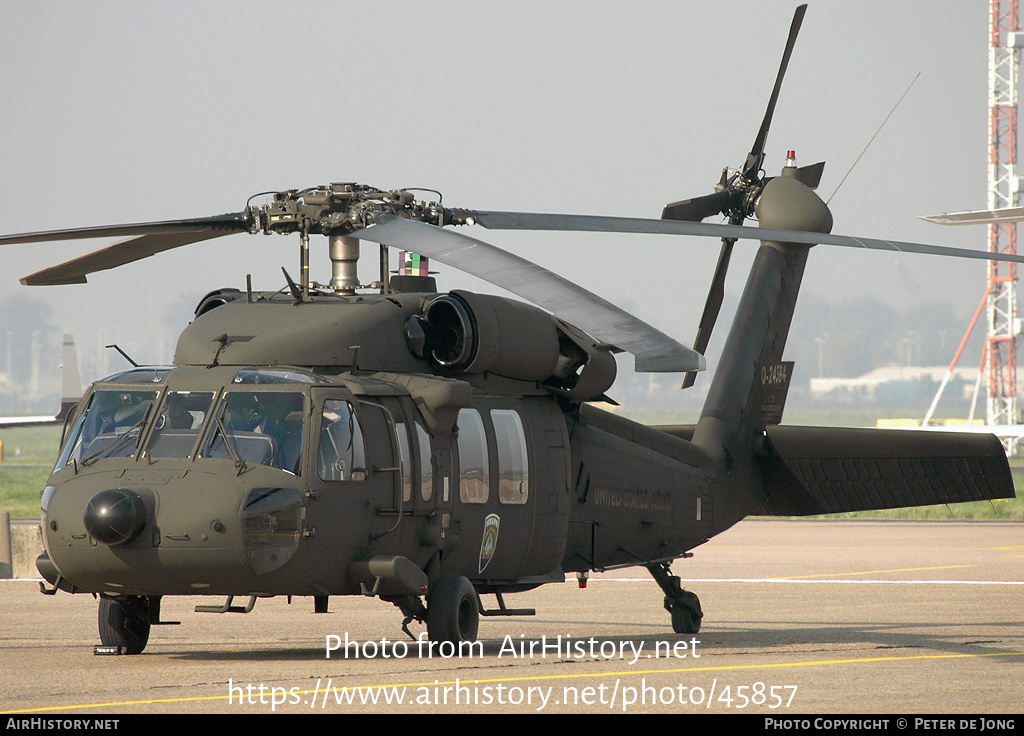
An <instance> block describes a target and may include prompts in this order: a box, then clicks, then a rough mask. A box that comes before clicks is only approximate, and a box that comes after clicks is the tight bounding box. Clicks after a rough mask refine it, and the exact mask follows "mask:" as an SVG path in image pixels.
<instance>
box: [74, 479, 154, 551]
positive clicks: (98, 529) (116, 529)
mask: <svg viewBox="0 0 1024 736" xmlns="http://www.w3.org/2000/svg"><path fill="white" fill-rule="evenodd" d="M83 523H84V524H85V528H86V530H87V531H88V532H89V534H90V535H91V536H92V537H93V539H95V540H96V541H97V542H101V543H103V544H106V545H108V546H111V547H115V546H117V545H120V544H128V543H129V542H132V541H134V540H135V539H137V538H138V536H139V535H140V534H141V533H142V530H143V529H144V528H145V526H146V507H145V506H144V505H143V503H142V499H141V498H139V497H138V496H137V495H136V494H135V493H132V492H131V491H126V490H120V489H109V490H106V491H100V492H99V493H97V494H96V495H95V496H93V497H92V498H90V499H89V502H88V503H87V504H86V505H85V516H84V518H83Z"/></svg>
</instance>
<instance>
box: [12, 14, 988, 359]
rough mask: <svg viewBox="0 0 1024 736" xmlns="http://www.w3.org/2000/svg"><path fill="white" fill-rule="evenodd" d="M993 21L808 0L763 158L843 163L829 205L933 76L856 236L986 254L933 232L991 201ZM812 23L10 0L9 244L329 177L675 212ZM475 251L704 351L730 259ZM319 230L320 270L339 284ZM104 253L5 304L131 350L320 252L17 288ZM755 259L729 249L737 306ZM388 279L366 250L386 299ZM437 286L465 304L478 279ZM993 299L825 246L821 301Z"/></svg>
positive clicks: (653, 241)
mask: <svg viewBox="0 0 1024 736" xmlns="http://www.w3.org/2000/svg"><path fill="white" fill-rule="evenodd" d="M987 6H988V4H987V3H985V2H982V0H975V1H974V2H964V1H963V0H955V1H954V0H941V1H938V2H937V1H936V0H927V1H925V0H920V1H916V0H915V1H910V0H908V1H901V2H892V1H891V0H888V1H882V0H871V1H868V0H856V1H854V0H848V1H840V0H835V1H827V2H813V1H812V2H811V3H810V7H809V9H808V12H807V16H806V19H805V22H804V25H803V30H802V32H801V35H800V39H799V41H798V43H797V47H796V51H795V53H794V55H793V59H792V61H791V63H790V67H789V73H788V75H787V78H786V83H785V85H784V87H783V90H782V95H781V98H780V100H779V104H778V109H777V112H776V115H775V122H774V124H773V127H772V131H771V135H770V137H769V139H768V147H767V153H768V157H767V159H766V162H765V168H766V169H767V170H768V171H769V172H771V171H774V170H775V169H777V168H778V167H780V166H781V165H782V164H783V161H784V156H785V151H786V149H787V148H794V149H796V151H797V155H798V158H799V161H800V163H802V164H809V163H813V162H815V161H818V160H821V159H824V160H826V161H827V162H828V165H827V167H826V171H825V176H824V179H823V181H822V184H821V189H820V190H819V192H820V193H822V194H823V195H825V197H826V198H827V197H828V195H830V194H831V193H832V191H833V190H834V189H835V187H836V186H837V184H838V182H839V181H840V179H841V178H842V177H843V175H844V174H845V173H846V171H847V169H848V168H849V167H850V166H851V165H852V163H853V162H854V160H855V159H856V157H857V155H858V154H859V153H860V151H861V149H862V148H863V146H864V145H865V143H866V142H867V141H868V139H869V138H870V137H871V135H872V134H873V133H874V132H875V130H876V128H877V127H878V125H879V124H880V123H881V121H882V120H883V119H884V117H885V115H886V114H887V113H888V111H889V109H890V108H891V107H892V105H893V104H894V103H895V101H896V100H897V99H898V98H899V96H900V95H901V94H902V93H903V91H904V89H905V88H906V87H907V85H909V84H910V82H911V80H912V79H913V78H914V76H915V75H916V74H917V73H918V72H921V77H920V79H919V80H918V82H917V84H916V85H915V86H914V88H913V89H912V90H911V92H910V94H909V95H908V96H907V98H906V99H905V100H904V102H903V104H902V105H901V107H900V108H899V109H898V110H897V111H896V113H895V114H894V115H893V117H892V119H891V120H890V121H889V123H888V125H887V126H886V128H885V129H884V130H883V131H882V133H881V134H880V135H879V137H878V139H877V140H876V141H875V143H874V144H873V146H872V148H871V149H870V150H869V151H868V152H867V154H866V155H865V156H864V158H863V160H862V161H861V163H860V164H859V165H858V167H857V169H856V170H855V171H854V172H853V174H852V175H851V177H850V178H849V180H848V181H847V182H846V184H844V186H843V188H842V190H841V191H840V192H839V194H838V195H837V196H836V198H835V200H834V201H833V203H832V210H833V214H834V217H835V228H834V231H835V232H837V233H841V234H849V235H866V236H874V237H888V238H893V239H901V240H914V241H921V242H935V243H939V244H948V245H958V246H967V247H977V248H984V247H985V234H984V230H983V229H978V230H966V229H964V228H957V229H947V228H940V227H939V226H936V225H930V224H927V223H923V222H921V221H919V220H918V219H917V216H918V215H922V214H930V213H933V212H940V211H954V210H959V209H968V208H981V207H984V206H985V187H986V149H987V127H986V126H987V117H986V104H987V97H986V94H987V93H986V88H987V30H988V18H987ZM795 7H796V3H779V2H764V1H763V0H733V2H729V3H709V2H685V1H680V0H672V1H670V2H623V1H622V0H617V1H616V2H594V1H588V2H571V3H559V2H550V1H548V2H533V1H529V0H520V1H518V2H514V3H495V2H434V3H421V2H401V1H398V2H388V3H367V2H340V1H336V2H303V3H287V2H255V1H251V0H246V1H245V2H216V3H210V2H193V1H186V2H182V1H176V2H173V3H138V2H83V3H67V2H41V1H38V0H36V1H34V2H30V3H25V2H12V1H10V0H0V18H2V21H0V62H2V64H0V68H3V69H4V74H3V75H2V76H0V98H2V100H3V112H2V115H0V133H2V135H0V140H2V149H0V151H2V153H0V156H2V165H0V172H2V175H0V232H5V233H12V232H21V231H31V230H41V229H50V228H64V227H76V226H87V225H102V224H111V223H118V222H144V221H150V220H160V219H169V218H178V217H190V216H203V215H211V214H218V213H221V212H228V211H237V210H240V209H242V207H243V206H244V205H245V202H246V199H247V198H248V197H249V196H250V195H251V194H253V193H256V192H261V191H265V190H271V189H285V188H291V187H295V188H303V187H309V186H314V185H320V184H327V183H329V182H332V181H359V182H362V183H366V184H372V185H375V186H378V187H381V188H398V187H404V186H419V187H430V188H434V189H438V190H440V191H442V192H443V193H444V202H445V204H449V205H452V206H461V207H471V208H481V209H509V210H525V211H551V212H573V213H588V214H617V215H624V216H638V217H642V216H651V217H657V216H658V215H659V214H660V211H661V207H662V205H663V204H664V203H665V202H668V201H672V200H676V199H681V198H684V197H690V196H696V195H699V194H704V193H708V192H710V191H711V190H712V187H713V185H714V183H715V182H716V181H717V180H718V177H719V175H720V173H721V169H722V167H723V166H726V165H728V166H733V167H735V166H739V165H740V164H741V163H742V162H743V159H744V157H745V155H746V152H747V151H748V150H749V148H750V145H751V143H752V141H753V138H754V135H755V133H756V131H757V127H758V125H759V124H760V121H761V117H762V115H763V112H764V107H765V104H766V103H767V98H768V95H769V93H770V90H771V85H772V83H773V81H774V78H775V73H776V69H777V66H778V63H779V58H780V56H781V53H782V49H783V46H784V43H785V39H786V34H787V31H788V28H789V24H790V20H791V18H792V14H793V10H794V8H795ZM474 234H475V235H477V236H478V237H482V238H483V239H485V240H490V241H491V242H494V243H496V244H500V245H503V246H505V247H508V248H509V249H511V250H514V251H515V252H517V253H518V254H520V255H522V256H524V257H526V258H530V259H532V260H535V261H537V262H539V263H541V264H543V265H545V266H547V267H549V268H551V269H553V270H555V271H558V272H559V273H561V274H563V275H565V276H567V277H570V278H573V279H574V280H577V281H579V282H580V283H581V284H583V285H584V286H586V287H587V288H590V289H591V290H593V291H595V292H597V293H599V294H601V295H602V296H604V297H605V298H608V299H609V300H611V301H613V302H616V303H618V304H620V305H622V306H625V307H627V308H631V309H633V310H635V311H636V313H637V314H638V315H639V316H640V317H641V318H643V319H646V320H647V321H649V322H652V323H653V324H655V325H657V326H659V327H660V328H662V329H664V330H666V331H668V332H670V334H673V335H674V336H677V337H678V338H680V339H681V340H682V341H683V342H687V343H688V342H690V340H692V337H693V333H694V332H695V329H696V324H697V320H698V318H699V314H700V310H701V307H702V305H703V301H704V296H705V294H706V291H707V287H708V283H709V281H710V278H711V274H712V271H713V268H714V262H715V258H716V256H717V251H718V243H717V241H714V240H709V241H707V242H705V241H702V240H699V239H693V238H675V239H673V238H662V237H648V238H645V237H642V236H594V235H571V236H569V235H558V234H555V235H534V234H529V233H498V234H494V233H488V232H487V231H483V230H479V232H476V233H474ZM317 240H319V241H321V242H314V251H313V254H312V262H313V278H314V279H317V280H321V281H327V280H328V279H329V277H330V267H329V262H328V260H327V257H326V240H325V239H319V238H318V239H317ZM105 244H106V243H105V242H104V241H79V242H77V243H68V244H43V245H31V246H8V247H6V248H4V249H2V250H0V274H2V278H0V299H4V298H6V297H8V296H10V295H12V294H17V293H25V294H30V295H31V296H34V297H39V298H42V299H45V300H46V301H47V302H49V303H50V304H52V305H53V307H54V310H55V313H56V319H55V321H56V322H57V325H58V328H59V329H63V330H68V331H72V332H74V333H75V335H76V337H77V340H78V342H79V345H80V349H81V350H82V351H83V352H84V353H86V354H88V352H89V351H90V350H94V351H98V350H99V347H98V346H99V345H100V344H101V342H111V341H114V340H117V341H119V342H121V343H122V344H126V345H128V346H131V345H137V346H145V345H148V344H149V341H148V339H147V337H146V336H147V334H148V333H151V332H152V331H154V330H159V329H163V328H164V321H165V315H166V314H167V310H168V309H169V308H171V307H172V306H174V305H177V306H178V308H179V310H180V314H181V316H180V319H179V320H178V324H179V326H180V327H183V326H184V324H185V322H186V321H187V319H188V317H189V316H190V312H189V310H190V308H191V307H192V306H193V305H194V302H195V300H197V299H198V297H200V296H201V295H202V294H204V293H206V292H208V291H210V290H212V289H214V288H217V287H222V286H235V287H244V283H245V275H246V273H252V274H253V281H254V285H255V286H256V287H257V288H270V289H276V288H278V287H280V286H282V285H283V278H282V276H281V272H280V266H281V265H284V266H285V267H287V268H288V269H289V271H290V272H292V273H295V272H296V271H297V261H298V254H297V250H298V248H297V239H293V238H284V237H280V236H275V237H271V238H267V237H262V236H256V237H253V236H244V235H241V236H232V237H230V238H224V239H220V240H216V241H213V242H212V243H199V244H195V245H191V246H187V247H185V248H181V249H179V250H176V251H171V252H169V253H165V254H162V255H160V256H157V257H154V258H151V259H148V260H146V261H142V262H139V263H136V264H132V265H129V266H125V267H122V268H120V269H118V270H116V271H108V272H104V273H100V274H96V275H94V276H90V277H89V284H87V285H82V286H68V287H32V288H29V287H22V286H20V285H19V284H18V278H19V277H21V276H24V275H26V274H28V273H31V272H33V271H36V270H38V269H40V268H43V267H45V266H48V265H51V264H53V263H57V262H60V261H62V260H66V259H68V258H72V257H75V256H77V255H79V254H82V253H85V252H87V251H88V250H91V249H93V248H94V247H101V246H103V245H105ZM754 247H755V246H754V245H753V244H749V245H747V246H745V247H743V248H742V249H741V252H740V254H739V255H738V256H737V257H735V258H734V265H733V268H732V271H731V279H730V282H729V284H728V287H727V288H728V291H729V292H730V293H736V292H738V291H739V290H740V289H741V288H742V284H743V280H744V279H745V275H746V266H747V265H748V264H749V262H750V258H751V254H752V253H753V249H754ZM365 250H370V248H369V246H367V247H366V248H365ZM897 261H898V262H897ZM372 268H373V259H372V257H371V258H370V259H367V262H366V264H365V271H364V272H363V274H362V275H363V277H364V279H365V280H367V281H369V280H371V279H372V278H374V277H373V272H372ZM439 270H441V271H442V273H441V274H440V275H439V285H440V286H441V287H442V288H443V289H449V288H458V287H462V288H477V289H481V288H483V287H482V286H481V285H480V283H479V282H476V281H474V280H472V279H469V278H467V277H465V276H462V275H461V274H458V273H457V272H453V271H451V270H446V269H444V268H443V267H439ZM984 281H985V267H984V265H983V264H982V263H980V262H975V263H966V264H965V263H963V262H955V261H947V262H943V261H942V260H939V259H935V258H933V257H929V256H906V257H902V258H899V259H897V258H895V257H893V256H891V255H888V254H879V253H872V252H860V251H846V250H843V249H831V250H826V248H825V247H824V246H821V247H818V248H816V249H815V251H814V253H813V254H812V256H811V259H810V265H809V267H808V271H807V274H806V277H805V280H804V287H803V288H804V290H805V291H808V292H814V293H817V294H823V295H827V296H829V297H830V298H834V299H843V298H847V297H854V296H857V295H871V296H876V297H879V298H882V299H885V300H886V301H888V302H890V303H892V304H894V305H896V306H900V307H904V306H907V305H909V304H911V303H912V302H914V301H915V300H920V301H928V300H936V299H938V300H949V301H953V302H955V303H956V304H957V305H958V306H959V307H960V308H961V309H962V311H967V312H970V311H972V310H973V308H974V306H975V305H976V304H977V301H978V299H979V298H980V297H981V293H982V291H983V290H984ZM185 304H187V305H188V308H187V309H186V308H183V306H182V305H185ZM2 319H3V318H2V317H0V327H2ZM797 319H800V311H799V308H798V310H797ZM963 327H966V325H964V326H962V327H961V326H953V327H952V328H951V329H954V330H956V331H958V330H959V329H962V328H963ZM720 329H721V332H722V333H724V332H725V326H720ZM101 330H102V331H101ZM171 332H173V330H171V331H169V332H168V333H167V334H166V336H165V337H166V340H167V341H171V340H172V339H173V335H172V334H171ZM138 349H140V350H146V348H143V347H139V348H138ZM149 352H150V353H152V352H154V350H153V349H152V348H150V349H149ZM138 359H139V360H141V361H147V362H148V361H153V362H156V361H160V360H169V359H170V355H169V353H168V354H165V355H160V354H140V355H138ZM117 365H120V364H117ZM84 377H86V378H95V377H96V376H84Z"/></svg>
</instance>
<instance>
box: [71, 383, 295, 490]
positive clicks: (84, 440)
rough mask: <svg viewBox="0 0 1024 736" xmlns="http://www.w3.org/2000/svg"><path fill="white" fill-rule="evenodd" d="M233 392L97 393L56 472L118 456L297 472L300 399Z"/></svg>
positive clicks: (274, 392) (261, 392)
mask: <svg viewBox="0 0 1024 736" xmlns="http://www.w3.org/2000/svg"><path fill="white" fill-rule="evenodd" d="M233 387H234V383H232V384H230V385H229V388H228V390H226V391H224V392H218V391H212V390H207V391H181V390H166V391H164V390H157V389H156V388H154V389H153V390H135V389H134V388H132V387H131V386H127V387H125V388H97V389H96V390H95V391H94V392H93V394H92V396H91V397H90V398H89V400H88V403H87V404H86V407H85V410H84V411H83V412H82V413H81V415H80V416H79V417H78V419H77V420H76V422H75V425H74V427H73V428H72V430H71V432H70V433H69V435H68V439H67V442H66V443H65V445H64V448H63V450H62V451H61V454H60V458H59V459H58V460H57V467H58V468H62V467H64V466H66V465H69V464H71V463H72V462H76V463H78V464H81V465H89V464H91V463H93V462H95V461H97V460H101V459H104V458H115V457H119V458H135V457H147V458H149V459H150V460H171V459H181V460H190V459H193V458H216V459H228V460H233V461H234V462H235V463H237V464H238V465H239V466H242V465H243V464H245V465H250V466H251V465H265V466H268V467H271V468H279V469H281V470H285V471H287V472H289V473H293V474H296V475H298V474H300V471H301V466H302V448H303V433H304V431H305V423H306V411H305V407H306V401H307V399H306V396H305V394H304V393H303V392H301V391H281V390H275V389H276V387H275V389H269V390H268V389H263V390H232V388H233ZM239 388H241V387H239ZM293 388H297V387H295V386H294V384H293ZM218 394H219V395H220V398H219V400H218V399H217V396H218Z"/></svg>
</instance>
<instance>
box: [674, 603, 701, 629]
mask: <svg viewBox="0 0 1024 736" xmlns="http://www.w3.org/2000/svg"><path fill="white" fill-rule="evenodd" d="M701 618H702V616H700V615H698V614H697V612H696V611H694V610H693V609H692V608H690V607H689V606H684V605H677V606H675V607H674V608H673V609H672V631H674V632H676V633H677V634H696V633H697V632H698V631H700V620H701Z"/></svg>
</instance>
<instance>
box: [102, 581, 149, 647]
mask: <svg viewBox="0 0 1024 736" xmlns="http://www.w3.org/2000/svg"><path fill="white" fill-rule="evenodd" d="M99 624H100V641H101V642H102V643H103V645H104V646H108V647H114V646H116V647H121V649H122V652H123V653H124V654H140V653H141V652H142V650H143V649H145V648H146V644H147V642H149V599H147V598H144V597H143V596H138V595H133V596H124V597H121V598H100V609H99Z"/></svg>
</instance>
